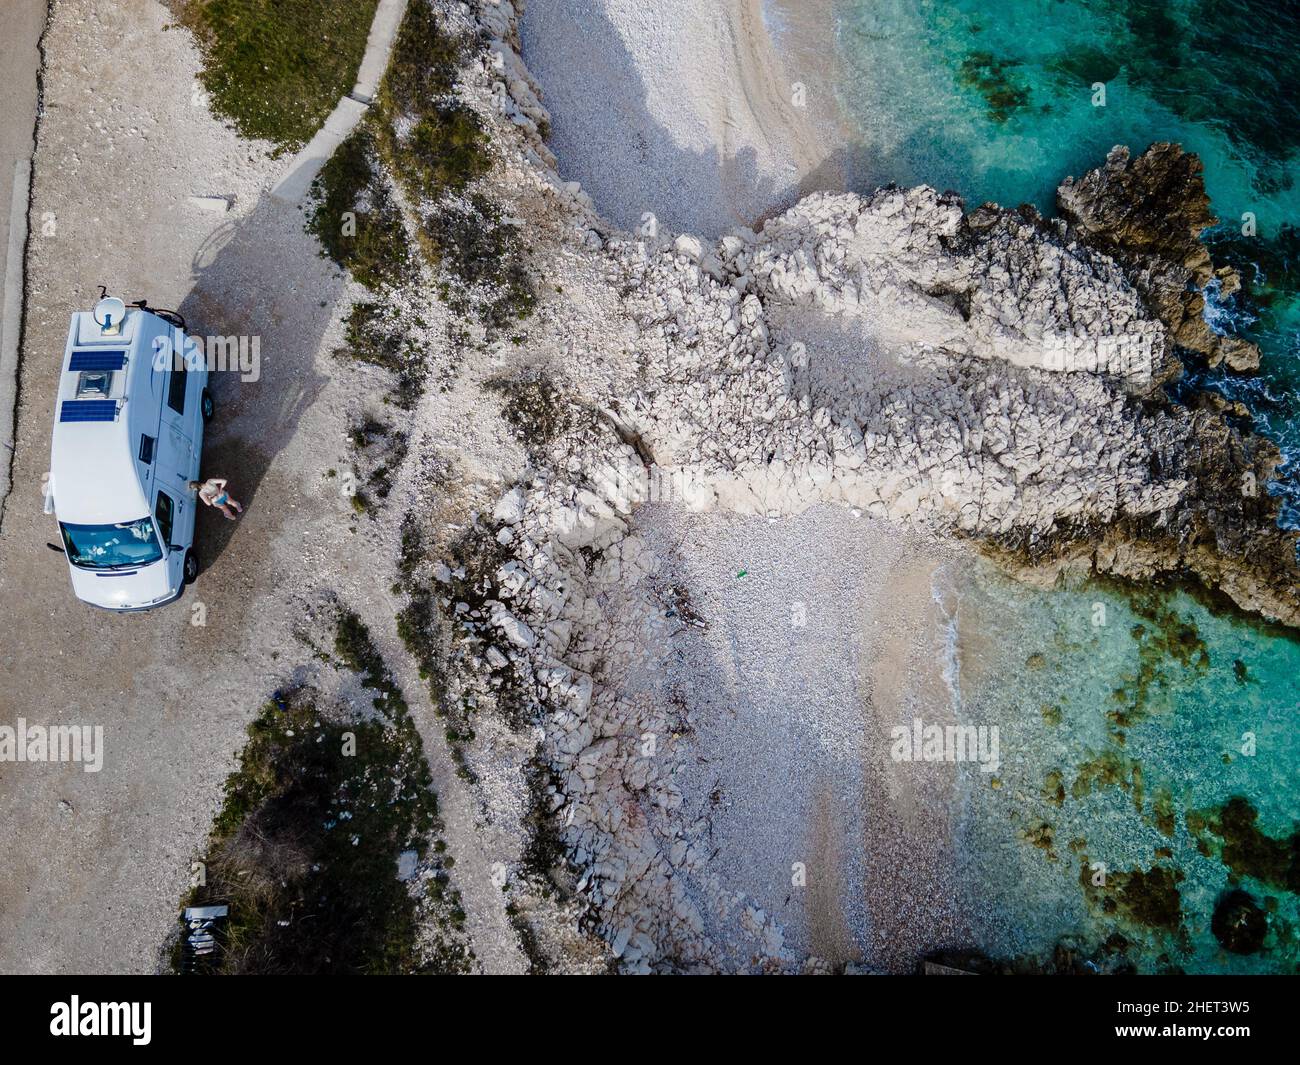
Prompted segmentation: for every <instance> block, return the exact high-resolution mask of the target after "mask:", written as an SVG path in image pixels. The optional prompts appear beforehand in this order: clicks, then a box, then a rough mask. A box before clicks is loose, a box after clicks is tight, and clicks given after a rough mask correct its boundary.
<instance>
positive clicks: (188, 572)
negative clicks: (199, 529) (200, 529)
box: [185, 551, 199, 584]
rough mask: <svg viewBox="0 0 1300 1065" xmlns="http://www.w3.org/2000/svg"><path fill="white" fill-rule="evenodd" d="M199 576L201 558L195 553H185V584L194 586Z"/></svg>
mask: <svg viewBox="0 0 1300 1065" xmlns="http://www.w3.org/2000/svg"><path fill="white" fill-rule="evenodd" d="M198 575H199V557H198V555H196V554H195V553H194V552H193V551H186V552H185V583H186V584H193V583H194V578H195V577H197V576H198Z"/></svg>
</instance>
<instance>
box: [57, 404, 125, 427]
mask: <svg viewBox="0 0 1300 1065" xmlns="http://www.w3.org/2000/svg"><path fill="white" fill-rule="evenodd" d="M116 417H117V401H116V400H113V399H65V400H64V401H63V405H62V406H61V407H60V408H59V421H61V422H111V421H113V420H114V419H115V418H116Z"/></svg>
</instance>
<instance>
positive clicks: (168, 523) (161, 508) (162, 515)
mask: <svg viewBox="0 0 1300 1065" xmlns="http://www.w3.org/2000/svg"><path fill="white" fill-rule="evenodd" d="M153 516H154V517H155V518H157V519H158V533H159V535H161V536H162V542H163V547H170V546H171V542H172V497H171V496H169V495H168V494H167V493H166V492H159V493H158V503H157V505H156V506H155V507H154V508H153Z"/></svg>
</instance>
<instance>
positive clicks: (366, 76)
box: [271, 0, 406, 203]
mask: <svg viewBox="0 0 1300 1065" xmlns="http://www.w3.org/2000/svg"><path fill="white" fill-rule="evenodd" d="M405 13H406V0H379V7H378V9H377V10H376V11H375V21H374V22H372V23H371V24H370V36H369V37H368V38H367V39H366V52H365V55H363V56H362V57H361V67H360V69H359V70H358V71H357V83H356V85H355V86H353V88H352V91H351V92H350V93H348V95H347V96H345V97H343V99H341V100H340V101H339V103H338V106H337V107H336V108H334V110H333V111H332V112H331V113H330V116H329V118H327V119H326V120H325V125H323V126H321V128H320V129H319V130H317V131H316V136H314V137H312V139H311V140H310V141H309V142H308V143H307V146H306V147H305V148H303V149H302V151H300V152H299V153H298V154H297V155H295V156H294V157H293V161H292V162H291V163H290V164H289V169H288V171H287V172H286V173H285V175H284V177H282V178H280V180H279V181H277V182H276V183H275V187H274V188H272V189H271V195H272V196H273V197H275V199H277V200H281V201H283V202H284V203H298V202H300V201H301V200H302V198H303V197H304V196H305V195H307V190H308V189H310V188H311V183H312V182H313V181H315V180H316V175H317V174H319V173H320V170H321V167H323V166H324V165H325V164H326V162H328V161H329V157H330V156H331V155H333V154H334V150H335V149H336V148H338V146H339V145H340V144H342V143H343V142H344V141H345V140H347V137H348V134H349V133H351V132H352V131H353V130H354V129H356V127H357V123H358V122H360V121H361V116H362V115H364V114H365V113H366V110H367V108H369V107H370V105H371V103H373V102H374V99H375V94H376V93H377V92H379V81H380V79H381V78H382V77H383V76H384V71H385V70H387V69H388V55H389V53H390V52H391V51H392V50H393V42H394V41H396V40H397V30H398V27H399V26H401V24H402V16H403V15H404V14H405Z"/></svg>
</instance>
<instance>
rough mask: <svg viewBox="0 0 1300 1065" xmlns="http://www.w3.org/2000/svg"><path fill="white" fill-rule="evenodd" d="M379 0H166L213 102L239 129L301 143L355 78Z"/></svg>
mask: <svg viewBox="0 0 1300 1065" xmlns="http://www.w3.org/2000/svg"><path fill="white" fill-rule="evenodd" d="M378 2H379V0H347V2H346V3H343V2H322V0H173V3H172V10H173V12H174V13H175V16H176V18H177V21H178V22H179V23H180V24H181V25H183V26H185V27H187V28H188V29H190V30H191V31H193V33H194V35H195V37H196V38H197V39H198V41H199V44H200V46H201V48H202V50H203V59H204V67H203V73H202V81H203V86H204V88H205V89H206V90H207V92H208V94H209V95H210V97H211V100H212V107H213V110H214V111H215V112H216V113H217V114H219V115H221V116H222V117H223V118H225V119H228V120H229V121H230V122H232V123H233V124H234V126H235V128H236V129H237V130H238V131H239V133H240V135H241V136H244V137H250V138H261V139H264V140H269V141H271V142H273V143H274V144H275V145H276V146H277V147H278V148H279V149H281V150H284V151H293V150H296V149H298V148H300V147H302V145H304V144H306V143H307V141H309V140H310V139H311V137H312V135H313V134H314V133H315V132H316V130H318V129H319V128H320V127H321V125H322V124H323V123H324V121H325V119H326V118H327V117H328V115H329V114H330V112H331V111H333V110H334V107H335V105H336V104H337V103H338V102H339V98H340V97H342V96H345V95H346V94H347V93H348V92H349V91H350V90H351V89H352V86H353V85H354V84H355V82H356V77H357V70H358V69H359V67H360V66H361V57H362V55H363V54H364V53H365V50H366V38H367V37H368V36H369V33H370V24H371V22H372V21H373V20H374V17H375V9H376V7H377V6H378Z"/></svg>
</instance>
